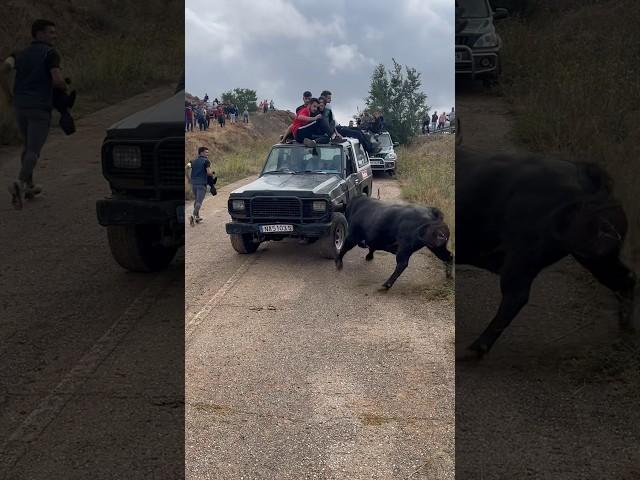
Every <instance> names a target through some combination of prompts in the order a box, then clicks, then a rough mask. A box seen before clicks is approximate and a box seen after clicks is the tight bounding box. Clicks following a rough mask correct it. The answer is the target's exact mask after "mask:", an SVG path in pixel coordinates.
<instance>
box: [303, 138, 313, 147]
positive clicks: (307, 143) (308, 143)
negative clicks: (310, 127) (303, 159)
mask: <svg viewBox="0 0 640 480" xmlns="http://www.w3.org/2000/svg"><path fill="white" fill-rule="evenodd" d="M303 143H304V145H305V147H315V146H316V141H315V140H311V139H310V138H305V139H304V142H303Z"/></svg>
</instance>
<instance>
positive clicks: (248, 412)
mask: <svg viewBox="0 0 640 480" xmlns="http://www.w3.org/2000/svg"><path fill="white" fill-rule="evenodd" d="M245 181H246V180H245ZM240 183H242V182H240ZM240 183H238V184H236V185H239V184H240ZM375 183H376V186H375V187H374V191H376V188H377V187H378V186H379V187H380V191H381V198H382V199H393V198H395V197H397V196H398V194H399V191H398V188H397V185H396V184H395V182H393V181H389V180H387V181H384V180H380V181H376V182H375ZM236 185H232V186H231V187H226V188H223V189H221V190H220V194H219V195H218V196H217V197H214V198H211V197H208V199H207V200H206V202H205V206H204V208H203V213H202V214H203V216H204V217H205V222H204V223H203V224H201V225H197V226H195V227H193V228H188V229H187V251H186V305H185V308H186V376H187V378H186V403H187V406H186V458H187V477H188V478H190V479H194V480H195V479H222V478H225V479H227V478H228V479H231V478H234V479H240V478H245V479H249V478H251V479H279V480H284V479H296V480H299V479H307V478H309V479H310V478H318V479H329V478H331V479H350V480H357V479H364V478H367V479H371V478H376V479H390V478H394V479H395V478H412V479H415V478H429V479H436V478H437V479H453V461H454V460H453V448H454V438H453V431H454V426H453V415H454V411H453V408H454V407H453V399H454V392H453V383H454V361H453V341H454V331H453V323H454V317H453V314H454V312H453V307H452V300H451V297H450V295H449V293H450V292H451V290H452V287H453V286H452V283H451V282H446V280H445V272H444V266H443V265H442V264H441V263H440V262H439V261H437V260H436V259H435V257H432V256H431V255H430V254H426V253H425V254H422V253H420V254H417V255H415V256H414V257H413V258H412V261H411V264H410V266H409V268H408V269H407V270H406V271H405V273H404V274H403V276H402V277H400V279H399V280H398V282H397V283H396V285H395V286H394V287H393V289H392V290H391V291H389V292H388V293H387V294H382V293H379V292H378V291H377V289H378V287H379V286H380V285H381V284H382V283H383V282H384V280H386V278H387V277H388V276H389V275H390V273H391V272H392V270H393V268H394V258H393V257H392V256H391V255H387V254H384V253H377V254H376V255H377V256H376V259H375V260H374V261H373V262H371V263H367V262H365V260H364V255H365V251H364V250H362V249H354V250H353V251H352V252H350V253H349V254H348V255H347V256H346V257H345V266H344V270H343V271H341V272H337V271H336V270H335V267H334V265H333V262H331V261H330V260H325V259H322V258H320V257H319V256H318V255H317V254H316V253H315V247H314V245H299V244H297V242H280V243H275V242H272V243H268V244H263V246H261V247H260V249H259V250H258V252H257V253H256V254H254V255H249V256H244V255H238V254H236V253H235V252H234V251H233V249H232V248H231V245H230V243H229V239H228V237H227V235H226V233H225V231H224V224H225V222H226V221H227V220H228V214H227V211H226V203H227V198H228V193H229V191H230V189H231V188H233V187H234V186H236Z"/></svg>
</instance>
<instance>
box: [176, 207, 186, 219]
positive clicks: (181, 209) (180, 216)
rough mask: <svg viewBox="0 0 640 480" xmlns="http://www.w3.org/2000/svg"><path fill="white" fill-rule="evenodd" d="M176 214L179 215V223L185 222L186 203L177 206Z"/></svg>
mask: <svg viewBox="0 0 640 480" xmlns="http://www.w3.org/2000/svg"><path fill="white" fill-rule="evenodd" d="M176 214H177V215H178V223H184V205H182V206H180V207H178V208H176Z"/></svg>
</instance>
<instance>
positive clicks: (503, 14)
mask: <svg viewBox="0 0 640 480" xmlns="http://www.w3.org/2000/svg"><path fill="white" fill-rule="evenodd" d="M508 16H509V10H507V9H506V8H502V7H499V8H496V9H495V11H494V12H493V18H494V20H501V19H503V18H507V17H508Z"/></svg>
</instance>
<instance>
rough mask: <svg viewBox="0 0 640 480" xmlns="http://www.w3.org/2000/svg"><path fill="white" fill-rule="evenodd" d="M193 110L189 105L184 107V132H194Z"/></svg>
mask: <svg viewBox="0 0 640 480" xmlns="http://www.w3.org/2000/svg"><path fill="white" fill-rule="evenodd" d="M192 124H193V110H192V109H191V105H189V104H187V105H186V106H185V107H184V131H185V132H190V131H192V130H193V128H192V127H193V126H192Z"/></svg>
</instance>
